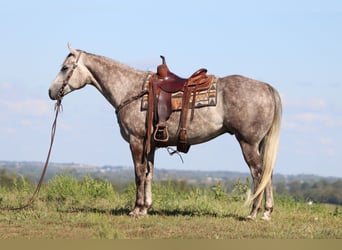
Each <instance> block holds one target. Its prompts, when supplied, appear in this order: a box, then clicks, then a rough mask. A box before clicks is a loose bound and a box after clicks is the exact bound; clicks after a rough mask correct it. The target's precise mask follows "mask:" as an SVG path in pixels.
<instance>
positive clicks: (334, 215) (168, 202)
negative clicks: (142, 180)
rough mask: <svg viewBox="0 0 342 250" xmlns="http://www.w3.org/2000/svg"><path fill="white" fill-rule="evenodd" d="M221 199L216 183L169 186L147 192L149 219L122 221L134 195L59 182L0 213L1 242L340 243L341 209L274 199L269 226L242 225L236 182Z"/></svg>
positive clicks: (23, 188)
mask: <svg viewBox="0 0 342 250" xmlns="http://www.w3.org/2000/svg"><path fill="white" fill-rule="evenodd" d="M236 187H237V188H236V190H235V191H234V192H233V193H232V194H229V195H227V194H226V193H225V192H223V190H222V188H221V187H220V184H219V183H218V184H217V185H215V186H214V187H213V188H212V189H205V188H200V187H193V188H190V189H188V190H183V189H181V188H179V187H177V186H176V185H175V183H174V182H166V183H156V184H154V186H153V193H154V205H153V208H152V209H151V211H150V215H149V216H147V217H145V218H140V219H133V218H130V217H128V216H127V214H128V212H129V211H130V209H131V208H132V206H133V204H134V197H135V188H134V185H133V184H131V185H129V186H128V187H127V188H126V190H125V191H124V192H122V193H119V192H116V191H114V189H113V188H112V185H111V184H110V183H109V182H107V181H104V180H94V179H92V178H90V177H88V176H86V177H84V179H83V180H81V181H78V180H76V179H75V178H74V177H72V176H68V175H59V176H56V177H55V178H53V179H52V180H50V181H49V182H48V183H47V184H46V185H45V186H44V187H43V188H42V191H41V193H40V195H39V199H38V200H37V201H36V202H35V203H34V206H33V207H31V208H29V209H25V210H22V211H0V239H261V238H262V239H264V238H266V239H337V238H339V239H341V238H342V227H341V225H342V208H341V207H338V206H331V205H324V204H313V205H308V204H306V203H304V202H300V201H295V200H294V199H293V198H291V197H276V200H275V204H276V207H275V211H274V213H273V217H272V220H271V221H269V222H266V221H262V220H256V221H247V220H245V219H244V218H245V216H246V215H247V214H248V212H249V209H248V208H244V207H243V202H244V201H243V198H242V197H243V195H242V194H241V190H245V189H244V188H243V185H242V184H241V183H240V182H238V183H237V185H236ZM33 190H34V187H33V186H31V185H29V184H28V183H26V182H25V180H24V179H21V181H20V183H16V184H15V185H14V187H13V188H11V189H8V188H2V189H1V190H0V201H1V205H13V206H16V205H19V204H21V203H24V202H25V201H26V200H27V199H28V198H29V197H30V195H31V193H32V191H33Z"/></svg>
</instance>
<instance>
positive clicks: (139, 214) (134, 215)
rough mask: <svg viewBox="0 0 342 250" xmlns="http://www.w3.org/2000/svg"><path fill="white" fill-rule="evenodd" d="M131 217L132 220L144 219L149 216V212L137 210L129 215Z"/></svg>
mask: <svg viewBox="0 0 342 250" xmlns="http://www.w3.org/2000/svg"><path fill="white" fill-rule="evenodd" d="M129 216H131V217H132V218H142V217H145V216H147V210H146V209H141V210H140V209H139V208H135V209H134V210H133V211H131V212H130V213H129Z"/></svg>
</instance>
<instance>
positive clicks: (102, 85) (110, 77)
mask: <svg viewBox="0 0 342 250" xmlns="http://www.w3.org/2000/svg"><path fill="white" fill-rule="evenodd" d="M84 65H85V66H86V67H87V69H88V70H89V72H90V73H91V75H92V77H93V79H92V82H91V84H92V85H94V86H95V87H96V88H97V89H98V90H99V91H100V92H101V93H102V95H103V96H104V97H105V98H106V99H107V100H108V101H109V102H110V103H111V104H112V105H113V106H114V107H115V108H117V107H118V105H120V104H121V103H122V102H123V101H124V100H125V99H127V98H129V97H131V96H132V95H134V94H136V93H138V92H139V91H141V89H142V85H143V81H144V78H145V75H146V72H144V71H141V70H136V69H134V68H131V67H129V66H127V65H125V64H122V63H120V62H117V61H114V60H112V59H109V58H106V57H103V56H98V55H93V54H89V53H86V57H85V59H84Z"/></svg>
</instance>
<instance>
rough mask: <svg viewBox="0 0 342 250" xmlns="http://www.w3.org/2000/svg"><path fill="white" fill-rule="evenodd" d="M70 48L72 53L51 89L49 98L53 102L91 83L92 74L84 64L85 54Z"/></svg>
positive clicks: (69, 46) (66, 59)
mask: <svg viewBox="0 0 342 250" xmlns="http://www.w3.org/2000/svg"><path fill="white" fill-rule="evenodd" d="M68 48H69V50H70V53H69V54H68V56H67V57H66V58H65V60H64V62H63V64H62V67H61V69H60V71H59V73H58V74H57V76H56V78H55V80H54V81H53V82H52V84H51V86H50V88H49V96H50V98H51V99H52V100H56V99H59V98H62V97H63V96H65V95H67V94H68V93H70V92H72V91H74V90H77V89H80V88H83V87H84V86H85V85H86V84H88V83H90V82H91V74H90V72H89V71H88V69H87V68H86V67H85V66H84V64H83V63H82V54H83V52H82V51H80V50H76V49H74V48H73V47H72V46H71V45H70V44H68Z"/></svg>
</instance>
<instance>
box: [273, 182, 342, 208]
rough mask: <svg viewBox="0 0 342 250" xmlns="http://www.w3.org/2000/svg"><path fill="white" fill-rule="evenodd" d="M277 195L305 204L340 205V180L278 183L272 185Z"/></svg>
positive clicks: (341, 183)
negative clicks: (289, 197)
mask: <svg viewBox="0 0 342 250" xmlns="http://www.w3.org/2000/svg"><path fill="white" fill-rule="evenodd" d="M274 188H275V191H276V193H277V194H278V195H290V196H293V197H295V198H296V199H300V200H303V201H307V202H310V201H312V202H319V203H331V204H339V205H342V180H341V179H338V180H335V181H327V180H325V179H321V180H317V181H312V182H308V181H298V180H294V181H291V182H289V183H285V182H278V183H276V184H275V185H274Z"/></svg>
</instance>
